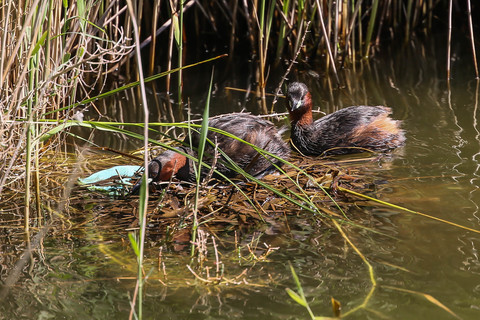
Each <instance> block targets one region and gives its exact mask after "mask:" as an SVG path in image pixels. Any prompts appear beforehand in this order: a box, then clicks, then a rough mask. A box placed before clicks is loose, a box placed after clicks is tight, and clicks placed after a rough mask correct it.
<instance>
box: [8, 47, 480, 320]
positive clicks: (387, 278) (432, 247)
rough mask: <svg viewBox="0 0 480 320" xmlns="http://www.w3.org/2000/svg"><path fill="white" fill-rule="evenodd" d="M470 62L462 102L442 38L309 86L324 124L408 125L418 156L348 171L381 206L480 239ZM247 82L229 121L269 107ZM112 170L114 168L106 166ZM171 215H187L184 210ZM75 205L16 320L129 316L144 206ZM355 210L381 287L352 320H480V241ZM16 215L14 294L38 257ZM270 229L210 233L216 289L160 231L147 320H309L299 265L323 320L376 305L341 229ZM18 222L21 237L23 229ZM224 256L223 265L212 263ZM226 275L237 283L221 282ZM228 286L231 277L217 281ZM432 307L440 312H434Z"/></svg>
mask: <svg viewBox="0 0 480 320" xmlns="http://www.w3.org/2000/svg"><path fill="white" fill-rule="evenodd" d="M456 54H457V59H456V60H455V61H456V62H455V64H454V66H453V70H454V71H456V73H455V74H454V78H453V80H452V83H451V91H449V90H448V88H447V84H446V81H445V76H444V75H445V74H446V72H445V67H444V61H445V57H444V49H443V47H442V46H440V45H439V44H438V43H435V42H434V39H432V40H431V43H429V45H428V46H424V45H422V44H420V43H416V44H415V48H413V47H405V48H403V50H400V51H398V50H394V49H392V51H391V52H389V51H388V50H386V51H385V52H381V53H379V54H378V55H379V56H378V57H377V58H376V59H375V61H372V62H370V63H369V64H363V65H362V66H357V67H356V69H355V70H353V69H349V70H343V71H342V74H341V76H342V80H343V81H344V83H345V86H343V87H342V88H340V89H334V88H333V87H332V86H331V85H330V84H329V83H328V79H326V78H324V77H322V76H321V75H320V76H318V75H317V74H315V73H312V72H299V75H298V78H299V79H301V80H303V81H305V82H306V83H307V84H308V85H309V86H310V88H311V89H312V94H313V97H314V101H315V107H318V108H319V109H320V110H321V111H324V112H327V113H329V112H332V111H334V110H337V109H338V108H341V107H344V106H348V105H352V104H370V105H379V104H382V105H387V106H390V107H392V109H393V113H394V114H393V116H394V118H397V119H402V120H403V121H404V128H405V130H406V131H407V144H406V146H405V147H403V148H402V150H398V151H396V152H394V153H393V154H392V155H391V156H390V157H384V158H382V159H381V160H375V161H361V162H358V163H357V164H355V163H354V164H349V165H348V170H347V169H345V170H346V171H348V172H361V174H362V176H363V177H365V180H366V181H368V186H369V187H368V188H365V192H366V193H367V194H368V195H371V196H374V197H376V198H379V199H382V200H385V201H388V202H391V203H395V204H398V205H401V206H404V207H407V208H409V209H412V210H416V211H420V212H424V213H428V214H430V215H433V216H435V217H439V218H442V219H446V220H449V221H452V222H456V223H458V224H462V225H465V226H467V227H470V228H473V229H480V220H479V218H480V212H479V205H480V195H479V192H478V189H479V174H480V173H479V168H480V164H479V154H480V142H479V141H480V128H479V125H478V122H479V121H480V120H479V118H478V116H479V115H478V109H479V105H478V94H479V85H478V82H475V81H472V80H471V79H472V78H473V77H474V74H473V70H470V69H469V66H470V60H469V58H465V59H460V57H464V56H467V57H469V56H468V54H466V53H465V52H462V48H459V49H458V50H457V51H456ZM195 75H197V74H196V73H192V74H190V76H191V78H190V79H189V73H188V72H185V77H186V79H189V81H191V82H194V81H195V80H194V78H195ZM292 78H293V76H292ZM198 82H199V83H202V84H204V81H202V80H198ZM186 83H188V82H187V81H186ZM238 83H239V80H231V81H228V80H227V81H225V82H223V83H218V84H217V87H216V91H215V94H214V97H213V106H212V110H213V113H215V114H220V113H226V112H231V111H240V110H241V109H243V108H245V109H247V110H250V111H254V110H256V109H255V107H256V103H257V102H256V101H255V99H253V98H249V97H246V95H245V94H244V93H236V92H230V91H227V92H226V91H225V90H224V89H223V88H224V87H225V86H235V84H237V86H238ZM196 86H197V87H198V88H200V89H199V91H198V92H196V93H191V96H190V97H191V99H190V106H191V109H192V113H194V114H198V113H200V112H199V110H201V107H202V106H203V99H204V96H203V94H204V92H203V90H205V88H203V87H202V86H200V85H198V83H197V85H196ZM274 87H275V85H274V86H272V89H271V90H272V91H273V88H274ZM329 88H332V89H329ZM158 91H161V90H158ZM186 95H187V96H189V93H186ZM134 96H135V95H134V94H131V93H127V94H126V95H125V97H124V98H122V99H120V100H117V101H115V102H114V103H115V104H116V106H115V108H112V107H111V105H104V106H102V105H99V110H98V111H94V110H89V111H88V112H87V111H86V112H85V114H86V117H91V118H95V119H115V120H117V121H125V122H133V121H136V122H140V121H142V118H141V113H139V112H138V109H136V108H135V107H134V106H137V105H138V103H136V102H135V100H134ZM150 99H151V101H157V102H156V103H157V104H155V102H154V105H155V106H156V107H155V108H152V110H154V111H152V115H151V118H153V119H155V118H156V117H157V118H158V117H159V114H162V115H163V114H165V113H164V112H163V109H162V108H164V106H163V105H162V101H163V102H165V101H167V100H168V97H166V96H165V95H164V94H161V93H157V94H156V95H155V94H154V93H153V92H152V94H151V95H150ZM159 101H160V103H159ZM101 103H102V102H101ZM283 104H284V101H280V102H279V103H278V104H277V106H276V108H277V111H278V112H284V105H283ZM227 107H228V108H227ZM112 110H115V112H114V113H112V112H111V111H112ZM182 111H183V110H182ZM178 112H179V113H180V111H178ZM107 114H108V117H107V116H105V115H107ZM183 115H184V116H185V113H183ZM173 116H174V117H176V116H178V114H175V115H173ZM169 117H170V115H168V114H167V115H165V118H164V119H162V121H171V120H172V119H171V118H169ZM80 134H86V133H82V132H81V133H80ZM88 135H90V133H88ZM88 135H86V137H88ZM90 139H91V140H92V141H94V142H95V143H96V144H97V145H99V146H108V147H111V148H114V149H121V150H128V149H133V148H134V147H136V146H138V145H139V144H140V142H139V144H136V143H135V142H133V143H132V142H131V141H128V140H127V139H125V138H124V137H115V136H108V137H107V135H105V134H104V133H98V132H94V133H93V134H92V135H91V136H90ZM97 158H98V157H97ZM106 159H109V158H108V157H106ZM123 161H125V162H129V161H131V160H123ZM303 161H308V159H307V160H303ZM109 164H110V162H108V160H106V163H104V164H103V165H104V166H107V165H109ZM180 192H181V191H180ZM170 200H171V201H173V202H170V205H172V206H173V207H175V206H176V207H177V208H178V207H182V204H181V203H176V204H175V203H174V199H173V198H172V199H170ZM70 202H71V205H72V207H73V208H75V212H74V214H73V213H72V218H71V219H70V220H69V221H68V223H71V225H70V226H57V228H58V230H59V231H57V232H54V233H55V236H54V237H49V238H47V239H46V240H45V241H44V242H43V243H42V245H41V246H40V249H39V254H38V256H36V262H35V265H34V266H33V267H32V268H31V269H28V267H27V268H25V269H24V270H23V277H22V278H21V280H20V281H18V282H17V283H16V284H15V285H14V286H13V287H12V288H11V290H10V292H9V294H8V296H7V297H6V298H5V299H4V300H3V301H2V302H1V303H0V310H1V314H2V316H3V317H5V318H20V319H23V318H25V319H26V318H28V319H34V318H38V319H47V318H72V319H77V318H79V319H80V318H82V319H85V318H89V319H90V318H99V319H111V318H114V317H121V318H126V317H127V316H128V314H129V312H130V306H129V301H130V300H131V296H132V294H133V288H134V285H135V272H136V271H135V268H136V259H135V255H134V253H133V252H132V250H131V247H130V244H129V240H128V236H127V234H128V232H129V231H131V230H133V229H135V228H136V220H135V219H136V218H135V212H136V211H135V210H136V203H130V204H125V203H121V202H119V201H117V200H108V199H105V197H104V196H101V195H96V194H90V193H88V192H87V191H85V190H77V191H76V192H74V193H73V195H72V197H71V199H70ZM172 203H173V204H172ZM343 203H348V206H345V208H346V209H348V211H347V215H348V217H349V218H350V219H351V220H352V221H354V222H355V223H356V224H357V225H360V226H363V227H364V228H358V227H356V226H352V225H348V224H345V225H343V226H342V228H343V231H344V232H345V233H346V235H347V237H348V239H350V240H351V241H352V243H354V244H355V246H356V247H357V248H358V249H359V250H360V251H361V252H362V254H363V255H364V256H365V257H366V259H367V260H368V261H369V263H370V264H372V266H373V270H374V274H375V278H376V281H377V288H376V290H375V292H374V295H373V296H372V297H371V298H370V300H369V301H368V304H367V306H366V307H365V308H364V309H361V310H358V311H357V312H355V313H353V314H352V315H351V318H358V319H365V318H373V319H377V318H378V319H383V318H393V319H407V318H408V319H425V318H429V319H452V318H454V317H453V316H452V315H451V314H450V313H448V312H447V311H446V310H444V309H443V308H442V307H441V305H444V306H446V307H448V308H449V309H450V310H452V311H453V312H454V313H455V314H457V315H458V316H459V317H461V318H463V319H473V318H477V317H478V315H479V314H480V310H479V309H480V277H479V273H480V261H479V258H478V252H477V247H478V246H479V245H480V243H479V242H480V241H479V239H480V237H479V235H478V234H475V233H472V232H469V231H465V230H462V229H458V228H455V227H453V226H450V225H446V224H443V223H440V222H437V221H433V220H430V219H426V218H423V217H420V216H417V215H413V214H410V213H405V212H401V211H398V210H395V209H391V208H387V207H382V206H380V205H377V204H372V203H370V202H366V201H364V200H361V199H358V198H355V197H353V196H347V198H346V199H344V200H343ZM155 205H159V204H158V203H156V204H155ZM12 212H13V213H12V214H11V216H10V219H9V222H8V226H9V228H2V229H1V230H2V231H1V238H0V239H1V240H0V241H1V251H2V257H1V258H0V259H1V265H2V279H5V277H6V276H7V274H8V270H9V269H10V268H11V267H12V265H13V264H14V263H15V260H16V257H17V256H18V255H19V254H20V253H21V252H22V251H23V249H24V247H23V245H21V244H22V243H23V242H22V241H23V234H21V233H18V232H17V231H16V230H18V231H19V232H20V230H22V229H21V228H20V226H21V222H20V221H19V220H18V221H17V220H16V219H17V218H18V217H17V216H16V214H15V213H14V210H12ZM265 218H266V221H267V223H266V224H265V223H258V224H255V225H254V226H253V227H252V226H249V225H248V224H245V225H242V224H241V221H242V219H241V218H238V215H237V218H236V220H238V221H240V222H237V223H238V225H236V226H235V227H234V228H233V227H232V224H230V223H225V224H224V227H225V229H224V230H220V229H216V230H205V231H206V232H209V234H214V235H216V237H211V236H206V235H205V238H204V241H205V244H206V246H207V248H208V249H207V250H208V254H207V258H208V259H206V260H203V261H197V262H195V264H196V265H201V266H202V270H209V272H210V276H211V277H210V278H209V277H208V276H207V275H206V274H205V273H203V274H202V275H198V277H196V276H195V275H194V274H193V272H191V271H189V270H188V268H187V267H186V266H187V265H188V264H189V263H190V262H191V261H190V257H189V255H188V248H189V246H188V239H189V238H188V236H187V237H184V236H183V235H181V234H180V235H175V234H172V235H171V236H172V237H173V238H171V239H170V240H172V241H170V242H167V241H166V239H165V237H166V234H168V229H165V230H163V231H161V232H160V231H159V230H157V229H156V228H157V227H158V226H157V225H156V224H155V222H154V221H152V224H151V226H150V230H149V233H150V237H149V240H148V241H147V244H146V246H147V251H146V252H147V253H146V266H145V273H146V274H147V275H148V281H147V285H146V289H145V292H146V296H145V298H144V305H145V310H144V315H145V318H148V319H225V318H229V319H230V318H239V319H274V318H285V319H297V318H307V317H308V313H307V312H306V311H305V309H304V308H303V307H301V306H299V305H298V304H296V303H295V302H294V301H293V300H291V299H290V298H289V296H288V295H287V294H286V292H285V288H286V287H289V288H292V289H294V288H295V284H294V282H293V279H292V274H291V272H290V269H289V265H288V262H291V263H292V265H293V267H294V269H295V270H296V272H297V274H298V275H299V279H300V282H301V284H302V286H303V290H304V292H305V295H306V297H307V300H308V301H309V304H310V306H311V308H312V310H313V313H314V314H315V315H318V316H320V315H323V316H331V315H332V311H331V300H330V299H331V297H334V298H335V299H336V300H338V301H340V302H341V303H342V310H343V311H344V312H345V311H348V310H351V309H353V308H355V307H356V306H358V305H360V304H362V302H363V301H364V299H365V297H366V296H367V294H368V292H369V290H370V289H371V287H372V284H371V281H370V275H369V273H368V270H367V266H366V264H365V263H364V261H363V260H362V259H361V257H360V256H359V255H358V254H356V252H355V251H354V250H353V249H352V247H351V245H349V243H348V242H347V241H346V238H345V237H343V236H342V235H341V234H340V233H339V232H338V230H337V229H335V228H334V227H333V225H331V224H329V223H326V222H325V220H321V219H317V218H316V217H314V216H312V215H311V214H308V213H305V212H302V211H295V212H292V213H291V214H288V215H282V214H280V215H279V216H277V217H276V218H275V219H274V218H273V217H269V216H266V217H265ZM225 219H228V215H226V216H225ZM16 223H17V225H18V226H19V228H18V229H12V228H11V226H12V225H15V224H16ZM367 228H369V229H367ZM12 230H13V231H12ZM61 230H67V231H61ZM369 230H373V231H375V232H372V231H369ZM164 232H166V233H164ZM175 237H177V238H175ZM213 241H215V245H216V246H217V248H218V252H217V253H218V254H219V258H216V257H215V251H214V250H213V249H212V248H213V247H214V246H213ZM167 243H169V244H167ZM218 261H221V266H222V268H224V269H222V270H217V266H218V265H219V264H218ZM216 263H217V264H216ZM193 271H194V270H193ZM217 274H222V277H221V278H215V277H214V276H215V275H217ZM202 279H203V280H202ZM209 279H210V281H204V280H209ZM211 279H215V280H214V281H213V280H211ZM427 295H430V296H431V297H434V298H435V299H436V300H432V299H431V300H430V301H429V300H428V299H427V298H428V297H429V296H427ZM432 301H439V303H436V302H432ZM440 303H441V304H440Z"/></svg>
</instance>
